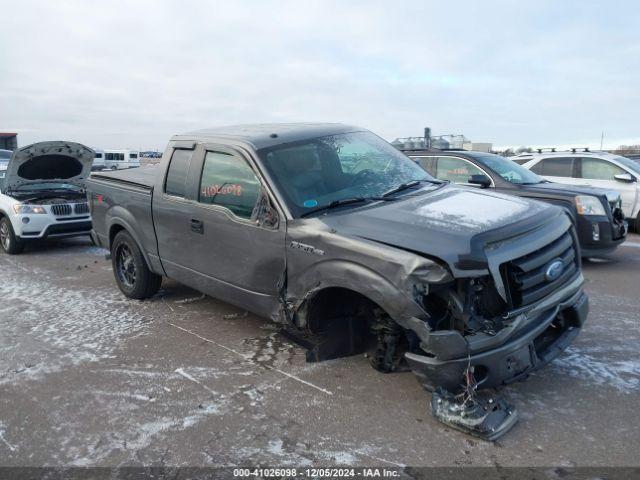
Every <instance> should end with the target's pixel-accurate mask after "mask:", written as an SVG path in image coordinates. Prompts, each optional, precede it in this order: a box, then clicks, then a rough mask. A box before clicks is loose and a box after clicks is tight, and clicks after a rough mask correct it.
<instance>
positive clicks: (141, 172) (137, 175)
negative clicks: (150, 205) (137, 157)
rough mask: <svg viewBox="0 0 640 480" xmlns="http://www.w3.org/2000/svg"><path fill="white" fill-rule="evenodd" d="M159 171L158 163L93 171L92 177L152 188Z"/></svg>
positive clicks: (98, 179) (93, 178)
mask: <svg viewBox="0 0 640 480" xmlns="http://www.w3.org/2000/svg"><path fill="white" fill-rule="evenodd" d="M157 172H158V165H148V166H145V167H138V168H128V169H125V170H114V171H108V170H106V171H101V172H93V173H92V174H91V177H90V178H91V179H92V180H97V181H107V182H115V183H124V184H130V185H132V186H136V187H142V188H148V189H151V188H153V184H154V183H155V179H156V174H157Z"/></svg>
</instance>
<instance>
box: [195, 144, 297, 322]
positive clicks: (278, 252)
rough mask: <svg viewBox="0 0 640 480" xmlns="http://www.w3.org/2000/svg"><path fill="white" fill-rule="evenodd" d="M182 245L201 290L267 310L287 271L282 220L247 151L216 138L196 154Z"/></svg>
mask: <svg viewBox="0 0 640 480" xmlns="http://www.w3.org/2000/svg"><path fill="white" fill-rule="evenodd" d="M193 168H195V169H196V172H197V174H196V175H195V176H194V178H195V179H197V180H196V184H195V185H194V188H193V189H192V191H191V192H190V194H189V197H190V198H191V202H190V208H189V218H188V219H187V220H188V225H189V231H188V232H186V235H185V242H184V249H185V250H188V251H189V257H190V258H191V261H190V265H189V268H190V269H191V270H192V271H193V272H194V278H195V279H196V282H197V284H196V285H194V286H195V287H196V288H198V289H199V290H201V291H204V292H206V293H209V294H211V295H212V296H215V297H217V298H221V299H224V300H227V301H229V302H230V303H234V304H237V305H242V306H244V307H245V308H247V307H251V308H249V309H250V310H252V311H254V312H256V313H262V314H264V315H269V314H270V312H271V311H272V308H273V306H274V304H277V303H278V299H279V289H280V285H281V282H282V279H283V276H284V272H285V226H286V224H285V222H284V221H280V219H283V218H284V217H283V216H282V214H279V213H278V212H277V211H276V210H275V209H274V207H273V205H275V204H274V203H273V201H272V199H271V198H270V195H269V193H268V192H267V189H266V188H265V187H264V185H263V183H262V180H261V178H260V176H259V174H258V173H257V171H256V170H255V169H254V166H253V165H252V163H251V162H250V159H249V158H247V156H246V155H245V154H244V153H242V152H240V151H238V150H235V149H231V148H229V147H227V146H222V145H216V144H201V145H199V146H198V147H197V149H196V152H195V154H194V164H193Z"/></svg>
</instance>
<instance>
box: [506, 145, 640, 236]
mask: <svg viewBox="0 0 640 480" xmlns="http://www.w3.org/2000/svg"><path fill="white" fill-rule="evenodd" d="M581 150H583V151H581ZM511 159H512V160H515V161H516V162H517V163H520V164H521V165H523V166H524V167H525V168H528V169H529V170H531V171H533V172H535V173H537V174H538V175H541V176H542V177H544V178H546V179H548V180H551V181H552V182H557V183H566V184H569V185H587V186H591V187H601V188H606V189H609V190H616V191H618V192H620V195H621V196H622V211H623V212H624V214H625V216H626V217H627V218H629V219H630V220H631V221H632V222H635V229H636V231H637V232H640V183H639V182H638V180H639V179H640V163H638V162H635V161H633V160H630V159H628V158H626V157H621V156H620V155H614V154H612V153H608V152H598V151H589V150H588V149H580V150H579V149H575V148H574V149H572V150H570V151H567V152H556V151H551V152H544V151H542V152H538V153H523V154H522V155H518V156H516V157H511Z"/></svg>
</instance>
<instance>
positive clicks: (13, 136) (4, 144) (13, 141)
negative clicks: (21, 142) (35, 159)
mask: <svg viewBox="0 0 640 480" xmlns="http://www.w3.org/2000/svg"><path fill="white" fill-rule="evenodd" d="M16 148H18V134H17V133H2V132H0V149H2V150H15V149H16Z"/></svg>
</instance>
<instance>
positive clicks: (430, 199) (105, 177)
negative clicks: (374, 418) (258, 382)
mask: <svg viewBox="0 0 640 480" xmlns="http://www.w3.org/2000/svg"><path fill="white" fill-rule="evenodd" d="M87 189H88V197H89V201H90V206H91V211H92V215H93V221H94V224H93V234H92V235H93V237H94V241H95V242H96V243H97V244H99V245H101V246H103V247H104V248H107V249H109V250H110V251H111V259H112V263H113V271H114V276H115V281H116V283H117V285H118V287H119V288H120V290H121V291H122V292H123V293H124V295H126V296H127V297H129V298H136V299H143V298H148V297H150V296H152V295H154V294H155V293H156V292H157V291H158V289H159V287H160V284H161V281H162V277H164V276H166V277H170V278H173V279H175V280H177V281H179V282H181V283H184V284H186V285H189V286H191V287H193V288H195V289H197V290H200V291H201V292H204V293H206V294H209V295H211V296H214V297H217V298H219V299H222V300H224V301H227V302H230V303H232V304H234V305H238V306H240V307H242V308H244V309H247V310H250V311H252V312H254V313H256V314H258V315H261V316H264V317H267V318H271V319H272V320H274V321H276V322H278V323H280V324H281V325H282V326H283V328H286V329H287V331H288V332H289V334H290V335H292V336H294V338H298V339H301V340H300V341H301V342H303V343H305V344H306V345H307V346H308V348H309V353H308V359H309V360H322V359H326V358H335V357H338V356H344V355H352V354H356V353H360V352H363V351H365V350H367V349H369V348H371V351H372V355H371V358H372V365H373V366H374V367H375V368H377V369H379V370H381V371H384V372H389V371H394V370H396V369H397V368H398V365H399V364H400V363H401V361H403V360H406V361H407V362H408V365H409V366H410V368H411V369H412V370H413V371H414V373H416V375H417V376H418V377H419V379H420V380H421V381H422V383H423V385H424V386H425V387H426V388H428V389H434V388H435V387H441V388H445V389H447V390H449V391H457V390H459V389H460V388H462V387H463V386H464V385H466V386H469V383H470V382H472V383H473V384H474V385H476V384H477V387H478V388H484V387H495V386H498V385H502V384H505V383H509V382H512V381H515V380H518V379H523V378H525V377H526V376H527V375H528V374H529V373H530V372H531V371H533V370H536V369H538V368H540V367H541V366H542V365H544V364H546V363H547V362H548V361H550V360H551V359H552V358H554V357H555V356H556V355H558V354H559V352H560V351H561V350H562V349H563V348H565V347H566V346H567V345H569V344H570V343H571V342H572V340H573V339H574V338H575V337H576V336H577V335H578V332H579V331H580V329H581V326H582V325H583V323H584V321H585V319H586V316H587V310H588V300H587V296H586V294H585V293H584V292H583V289H582V285H583V282H584V280H583V277H582V273H581V265H580V258H579V255H577V249H578V244H577V242H578V240H577V237H576V234H575V230H574V228H573V225H572V223H571V221H570V220H569V217H568V216H567V215H566V214H565V213H564V210H562V209H560V208H558V207H556V206H553V205H549V204H546V203H542V202H536V201H530V200H527V199H523V198H518V197H514V196H509V195H502V194H499V193H494V192H489V191H487V190H477V191H476V190H470V189H468V188H463V187H459V186H455V185H451V184H448V183H446V182H442V181H440V180H437V179H434V178H433V177H431V176H430V175H429V174H428V173H426V172H425V171H424V170H423V169H421V168H420V167H419V166H418V165H416V164H415V163H414V162H412V161H411V160H410V159H408V158H407V157H406V156H405V155H403V154H402V153H401V152H399V151H397V150H396V149H395V148H394V147H392V146H391V145H390V144H388V143H387V142H385V141H384V140H382V139H381V138H379V137H377V136H376V135H374V134H372V133H371V132H369V131H366V130H363V129H361V128H357V127H351V126H346V125H340V124H284V125H255V126H250V125H249V126H236V127H228V128H219V129H211V130H202V131H199V132H195V133H191V134H185V135H177V136H174V137H173V138H172V139H171V141H170V142H169V145H168V147H167V149H166V151H165V153H164V155H163V158H162V161H161V163H160V165H158V166H157V167H148V168H144V169H142V168H140V169H135V170H130V171H120V172H97V173H94V174H92V175H91V178H90V179H89V180H88V181H87ZM370 341H372V342H373V343H372V344H371V343H369V342H370ZM511 413H512V412H511ZM511 413H510V412H507V413H506V415H507V416H509V415H511ZM485 414H487V413H486V412H485ZM462 416H464V412H463V414H462Z"/></svg>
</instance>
